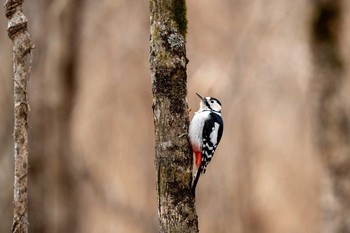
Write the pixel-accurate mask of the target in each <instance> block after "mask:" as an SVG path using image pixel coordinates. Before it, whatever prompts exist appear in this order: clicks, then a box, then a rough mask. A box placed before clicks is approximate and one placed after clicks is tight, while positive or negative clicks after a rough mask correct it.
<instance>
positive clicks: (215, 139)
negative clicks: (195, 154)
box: [210, 122, 220, 145]
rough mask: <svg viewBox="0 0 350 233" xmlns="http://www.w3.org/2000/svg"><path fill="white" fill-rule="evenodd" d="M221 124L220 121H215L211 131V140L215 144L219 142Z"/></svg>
mask: <svg viewBox="0 0 350 233" xmlns="http://www.w3.org/2000/svg"><path fill="white" fill-rule="evenodd" d="M219 127H220V125H219V124H218V123H216V122H215V123H214V127H213V129H212V131H211V133H210V141H211V142H212V144H213V145H216V144H217V142H218V132H219Z"/></svg>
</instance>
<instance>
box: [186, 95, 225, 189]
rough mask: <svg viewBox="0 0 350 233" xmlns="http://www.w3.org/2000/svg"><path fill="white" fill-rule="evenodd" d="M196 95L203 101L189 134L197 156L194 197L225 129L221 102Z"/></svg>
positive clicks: (191, 124) (192, 187) (195, 160)
mask: <svg viewBox="0 0 350 233" xmlns="http://www.w3.org/2000/svg"><path fill="white" fill-rule="evenodd" d="M196 94H197V95H198V97H199V98H200V99H201V101H200V107H199V110H198V112H196V113H195V115H194V116H193V119H192V121H191V123H190V128H189V133H188V137H189V141H190V144H191V146H192V151H193V152H194V154H195V159H194V176H193V178H192V182H191V191H192V193H193V195H195V191H196V185H197V182H198V179H199V176H200V174H201V173H203V174H204V173H205V170H206V168H207V166H208V164H209V162H210V160H211V159H212V157H213V155H214V152H215V149H216V147H217V146H218V144H219V142H220V140H221V137H222V132H223V129H224V122H223V120H222V117H221V103H220V101H219V100H218V99H216V98H213V97H202V96H200V95H199V94H198V93H196Z"/></svg>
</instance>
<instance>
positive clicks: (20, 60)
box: [5, 0, 33, 233]
mask: <svg viewBox="0 0 350 233" xmlns="http://www.w3.org/2000/svg"><path fill="white" fill-rule="evenodd" d="M22 3H23V0H8V1H6V3H5V14H6V17H7V18H8V26H7V32H8V36H9V38H10V39H11V40H12V42H13V49H12V51H13V77H14V78H13V79H14V118H15V120H14V122H15V123H14V134H13V135H14V159H15V177H14V202H13V205H14V216H13V224H12V232H21V233H22V232H28V189H27V177H28V150H27V147H28V132H27V130H28V121H27V118H28V112H29V105H28V98H27V82H28V79H29V75H30V62H31V49H32V47H33V46H32V43H31V39H30V35H29V33H28V30H27V22H28V20H27V18H26V16H25V15H24V14H23V12H22Z"/></svg>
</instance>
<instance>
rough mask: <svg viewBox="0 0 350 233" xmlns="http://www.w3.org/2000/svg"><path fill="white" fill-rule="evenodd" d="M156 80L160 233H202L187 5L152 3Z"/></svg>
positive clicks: (162, 0)
mask: <svg viewBox="0 0 350 233" xmlns="http://www.w3.org/2000/svg"><path fill="white" fill-rule="evenodd" d="M150 4H151V6H150V10H151V41H150V46H151V54H150V64H151V73H152V74H151V75H152V93H153V116H154V126H155V134H156V135H155V136H156V158H155V163H156V170H157V192H158V215H159V223H160V232H198V218H197V215H196V211H195V205H194V197H193V196H192V195H191V192H190V188H189V184H190V182H191V178H192V175H191V174H192V173H191V170H192V151H191V149H190V147H189V143H188V141H187V132H188V124H189V116H188V106H187V101H186V94H187V88H186V85H187V75H186V65H187V62H188V60H187V58H186V48H185V34H186V27H187V21H186V5H185V4H186V3H185V1H184V0H181V1H178V0H151V1H150Z"/></svg>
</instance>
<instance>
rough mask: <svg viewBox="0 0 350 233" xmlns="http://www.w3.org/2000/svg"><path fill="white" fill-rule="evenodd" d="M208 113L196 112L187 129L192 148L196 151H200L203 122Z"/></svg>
mask: <svg viewBox="0 0 350 233" xmlns="http://www.w3.org/2000/svg"><path fill="white" fill-rule="evenodd" d="M209 113H210V112H209V111H200V112H196V114H195V115H194V116H193V119H192V121H191V123H190V129H189V133H188V136H189V139H190V143H191V145H192V147H196V148H198V149H202V146H201V145H202V141H203V137H202V134H203V127H204V122H205V121H206V120H207V119H208V117H209Z"/></svg>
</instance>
